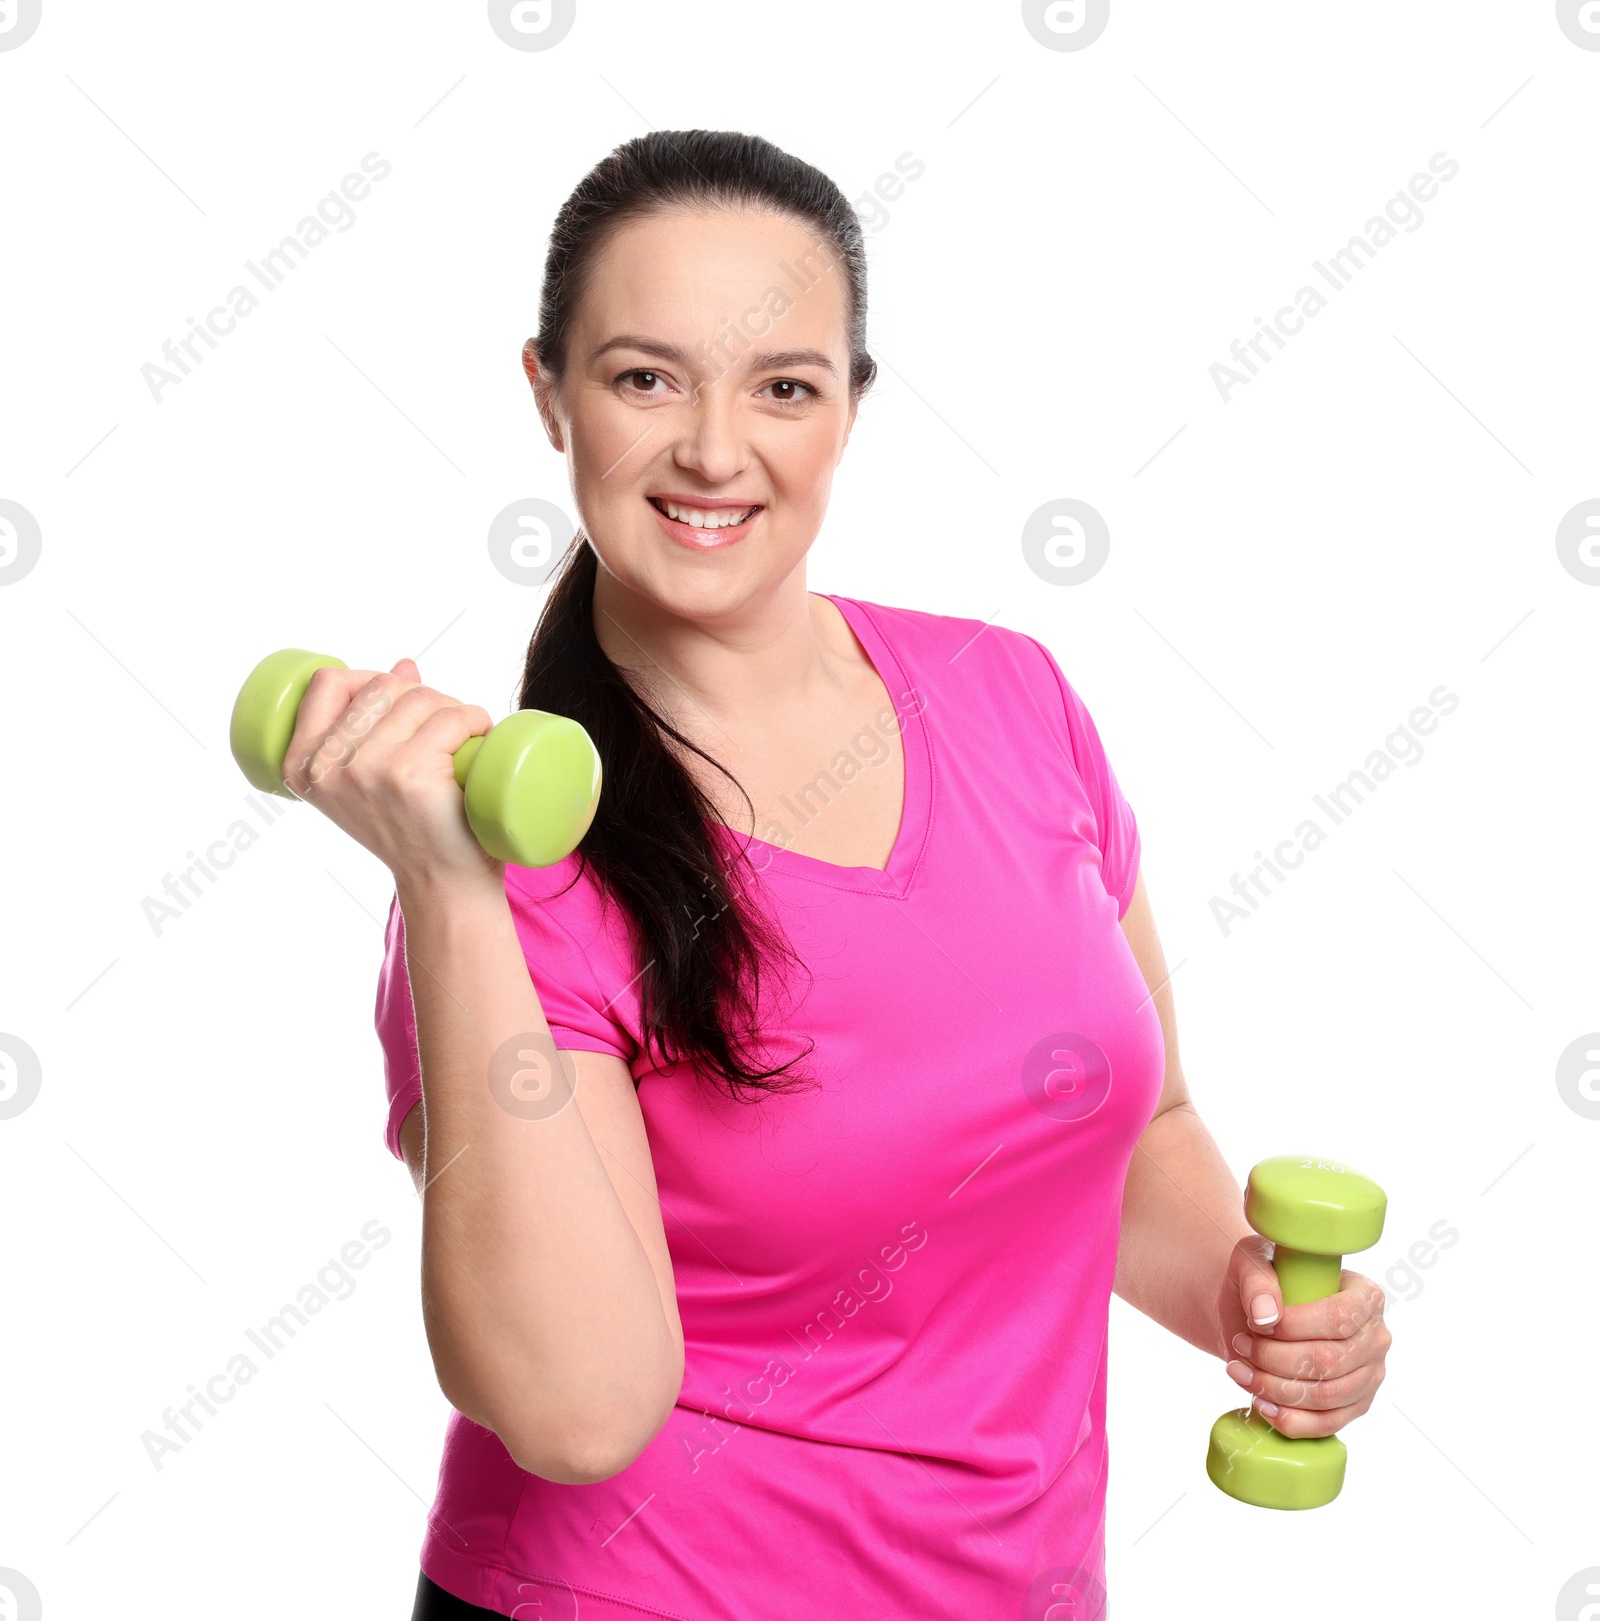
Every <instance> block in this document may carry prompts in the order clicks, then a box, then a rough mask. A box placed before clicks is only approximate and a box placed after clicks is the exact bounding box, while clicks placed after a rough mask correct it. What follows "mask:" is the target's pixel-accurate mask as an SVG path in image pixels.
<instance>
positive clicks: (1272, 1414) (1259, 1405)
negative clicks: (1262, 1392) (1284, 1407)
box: [1252, 1396, 1278, 1418]
mask: <svg viewBox="0 0 1600 1621" xmlns="http://www.w3.org/2000/svg"><path fill="white" fill-rule="evenodd" d="M1252 1405H1253V1406H1254V1407H1255V1409H1256V1411H1257V1412H1258V1413H1260V1414H1261V1416H1262V1417H1263V1418H1276V1417H1277V1416H1278V1404H1277V1403H1276V1402H1275V1401H1263V1400H1262V1399H1261V1397H1260V1396H1257V1397H1256V1399H1255V1401H1254V1403H1252Z"/></svg>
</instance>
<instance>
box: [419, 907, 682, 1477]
mask: <svg viewBox="0 0 1600 1621" xmlns="http://www.w3.org/2000/svg"><path fill="white" fill-rule="evenodd" d="M399 893H400V908H401V912H402V913H403V915H404V917H405V921H406V946H407V956H408V960H409V965H410V969H411V986H412V998H413V1002H414V1004H415V1008H416V1017H417V1042H418V1048H419V1052H420V1056H421V1068H422V1092H423V1105H422V1106H423V1111H424V1117H425V1123H426V1151H425V1162H424V1163H425V1176H424V1187H425V1192H424V1197H423V1222H422V1290H423V1314H424V1320H425V1323H426V1326H427V1332H428V1342H429V1347H430V1349H431V1351H432V1353H433V1358H434V1365H435V1368H436V1369H437V1371H438V1373H439V1381H440V1386H441V1388H442V1389H443V1390H444V1392H445V1394H446V1396H448V1397H449V1399H450V1400H451V1402H452V1403H453V1404H454V1405H455V1406H456V1407H457V1408H458V1410H460V1411H462V1412H464V1413H466V1414H467V1415H468V1416H469V1417H471V1418H474V1419H475V1420H476V1421H477V1422H479V1423H481V1424H484V1425H485V1426H486V1427H488V1428H490V1429H493V1430H494V1431H495V1433H496V1434H498V1435H499V1436H500V1438H501V1439H502V1440H503V1441H504V1442H505V1443H506V1446H507V1448H508V1449H509V1450H510V1451H511V1453H512V1455H513V1457H514V1458H516V1460H517V1462H518V1463H519V1464H521V1465H522V1466H523V1467H524V1468H527V1469H529V1470H531V1471H532V1472H533V1473H535V1474H540V1475H543V1476H544V1477H545V1478H547V1479H560V1478H574V1477H576V1478H586V1477H588V1476H590V1475H603V1474H605V1473H607V1472H609V1471H610V1469H611V1468H613V1467H620V1466H621V1462H625V1461H626V1455H631V1453H630V1445H631V1444H632V1443H637V1444H638V1445H642V1444H643V1442H644V1441H645V1440H647V1439H648V1437H649V1436H650V1435H651V1434H653V1433H654V1431H655V1429H656V1428H657V1427H658V1425H659V1422H660V1417H661V1415H662V1413H663V1412H664V1411H665V1409H666V1408H669V1407H670V1406H671V1403H672V1402H673V1401H674V1400H675V1399H676V1395H677V1389H676V1383H675V1381H674V1374H675V1373H676V1372H677V1371H678V1370H677V1367H676V1353H675V1350H674V1348H673V1341H672V1336H671V1332H670V1330H669V1328H668V1325H667V1322H666V1318H665V1315H664V1312H663V1307H662V1302H661V1297H660V1293H659V1290H658V1287H657V1281H656V1278H655V1274H654V1272H653V1271H652V1268H651V1265H650V1262H649V1259H648V1257H647V1256H646V1254H645V1251H644V1248H643V1246H642V1245H641V1243H640V1241H639V1238H638V1235H637V1233H636V1231H635V1229H634V1227H633V1225H632V1223H631V1222H630V1221H629V1219H628V1215H627V1212H626V1211H625V1209H624V1208H623V1206H622V1203H621V1201H620V1200H619V1199H618V1197H617V1194H616V1190H615V1188H614V1186H613V1184H612V1182H611V1178H610V1176H609V1174H608V1172H607V1170H606V1167H605V1164H604V1162H603V1160H602V1158H601V1155H600V1152H599V1150H598V1149H597V1147H596V1144H595V1141H594V1139H593V1137H592V1136H591V1135H590V1133H589V1130H588V1127H587V1125H586V1124H585V1121H584V1116H583V1111H582V1109H581V1108H580V1106H579V1104H578V1101H577V1099H576V1098H572V1099H571V1100H570V1101H568V1102H566V1103H565V1104H564V1105H563V1106H561V1107H553V1109H552V1112H549V1113H548V1114H545V1115H544V1116H543V1118H531V1119H530V1118H522V1117H521V1116H519V1115H518V1114H514V1113H512V1112H510V1111H509V1110H508V1109H507V1108H506V1107H504V1106H503V1104H502V1102H501V1101H500V1100H499V1099H498V1098H497V1096H496V1094H495V1091H494V1090H493V1089H492V1088H491V1086H490V1083H489V1075H490V1065H491V1060H492V1059H493V1058H494V1056H495V1054H496V1052H497V1050H498V1049H500V1048H501V1047H502V1046H503V1045H504V1044H505V1043H506V1042H508V1041H510V1040H511V1038H513V1037H524V1038H525V1037H528V1036H534V1037H541V1038H544V1039H545V1040H548V1039H549V1026H548V1024H547V1023H546V1021H545V1017H544V1012H543V1010H542V1008H541V1007H540V1005H539V998H538V994H537V992H536V991H535V990H534V988H533V985H532V983H531V981H530V979H529V976H528V971H527V965H526V962H525V960H524V958H523V955H522V949H521V946H520V943H519V942H518V939H517V934H516V928H515V925H514V923H513V921H512V918H511V913H510V908H509V906H508V905H507V903H506V898H505V894H504V892H503V890H502V889H500V888H499V885H498V883H496V884H495V886H494V887H493V888H492V889H491V888H489V887H487V886H485V887H474V888H471V889H468V890H463V889H460V888H452V889H449V890H447V891H441V890H439V889H434V888H430V887H429V886H428V885H427V884H426V883H425V882H424V881H420V880H419V881H416V882H413V883H407V882H405V881H402V882H401V884H400V886H399ZM515 1050H516V1049H514V1051H515ZM546 1050H548V1049H546ZM561 1084H563V1083H562V1081H561V1079H560V1077H557V1085H561ZM619 1460H620V1461H619Z"/></svg>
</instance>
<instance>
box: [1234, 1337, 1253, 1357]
mask: <svg viewBox="0 0 1600 1621" xmlns="http://www.w3.org/2000/svg"><path fill="white" fill-rule="evenodd" d="M1233 1348H1234V1350H1236V1351H1237V1352H1238V1353H1239V1355H1240V1356H1249V1355H1250V1336H1249V1335H1248V1334H1235V1335H1234V1336H1233Z"/></svg>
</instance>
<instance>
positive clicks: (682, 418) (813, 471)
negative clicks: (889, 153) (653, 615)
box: [524, 209, 856, 619]
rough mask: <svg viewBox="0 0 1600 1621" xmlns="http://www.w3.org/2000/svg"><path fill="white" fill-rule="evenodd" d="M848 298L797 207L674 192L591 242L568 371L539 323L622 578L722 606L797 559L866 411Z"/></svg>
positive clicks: (541, 385)
mask: <svg viewBox="0 0 1600 1621" xmlns="http://www.w3.org/2000/svg"><path fill="white" fill-rule="evenodd" d="M847 298H848V287H847V284H846V281H845V276H844V270H843V267H842V265H841V264H840V263H839V261H838V258H837V255H836V253H835V252H834V251H833V250H832V248H831V245H829V244H827V243H819V242H817V241H816V240H815V239H814V238H813V237H812V235H811V234H810V232H809V231H808V230H807V229H806V228H805V227H804V226H802V225H799V224H797V223H796V222H795V221H793V220H790V219H787V218H783V217H781V216H778V215H774V214H770V213H765V212H755V211H747V212H743V213H732V212H726V211H718V210H708V211H702V210H698V209H696V210H688V209H674V210H671V211H669V212H667V213H664V214H657V215H653V216H650V217H649V218H646V219H642V220H636V221H633V222H631V223H629V224H628V225H625V226H623V227H621V228H620V229H619V230H618V231H617V232H616V234H615V235H614V236H613V237H612V238H611V240H610V241H609V242H608V243H607V244H606V246H605V247H604V248H603V249H602V250H601V252H600V253H599V255H598V256H597V257H596V259H595V260H594V262H593V266H592V274H591V277H590V281H589V285H588V287H587V288H586V290H585V292H584V295H583V298H582V301H581V306H580V309H579V311H578V315H577V319H576V321H575V322H574V324H573V327H572V330H571V336H570V341H569V346H568V351H567V356H566V372H565V375H564V376H563V378H562V381H561V384H560V386H559V388H552V387H551V385H550V384H549V382H548V380H547V379H546V378H545V377H544V376H543V374H542V373H539V372H538V370H537V360H536V357H535V356H534V355H533V354H532V353H531V340H530V352H529V353H527V354H525V356H524V359H525V363H526V364H527V366H528V375H529V378H530V379H531V380H532V381H533V383H534V390H535V394H536V396H537V398H538V400H539V408H540V414H541V415H542V417H543V418H544V422H545V427H546V430H547V432H548V433H549V435H550V441H551V443H552V444H553V445H554V446H555V448H556V449H557V450H559V451H561V452H563V453H564V454H565V455H566V457H567V461H568V468H569V472H570V477H571V481H572V491H573V497H574V499H575V501H576V502H577V507H578V511H579V514H580V515H581V517H582V520H583V526H584V529H585V530H586V532H587V533H588V535H589V537H590V539H591V541H592V542H593V545H594V548H595V551H596V553H597V554H598V555H599V558H600V562H601V565H602V567H603V568H604V569H605V570H607V571H608V572H609V573H611V574H613V575H615V576H616V578H617V579H618V580H619V581H621V583H622V584H623V585H624V586H625V587H627V588H628V589H629V590H631V591H634V592H637V593H638V594H639V595H640V596H641V597H644V598H646V599H648V600H649V601H651V602H653V603H654V604H656V605H657V606H658V607H659V608H660V609H661V610H662V611H663V612H665V613H668V614H673V615H679V616H682V617H685V618H689V619H716V618H718V617H720V616H723V615H727V614H733V613H737V612H738V611H739V610H740V609H741V608H743V607H744V606H745V605H746V604H747V603H749V602H751V601H752V600H754V599H756V598H759V597H762V596H764V595H768V594H770V593H771V592H772V591H774V590H776V588H777V587H778V586H779V585H780V584H781V583H782V582H783V581H784V580H786V579H788V578H789V576H790V575H791V574H792V573H793V572H794V570H795V568H796V566H797V565H798V564H799V563H800V561H801V559H802V558H803V557H804V556H805V553H806V550H807V548H808V547H809V546H810V545H811V542H812V540H813V539H814V538H815V537H816V534H817V531H818V529H819V528H820V527H821V524H822V517H823V513H824V512H825V511H826V510H827V505H828V492H829V489H830V487H831V485H832V481H833V470H834V468H835V466H837V465H838V462H839V458H840V456H841V455H842V453H843V451H844V447H845V443H846V441H847V440H848V439H849V437H850V428H851V425H852V424H853V423H854V421H855V414H856V405H855V402H854V401H853V400H852V398H851V395H850V387H849V381H850V350H849V343H848V339H847V335H846V330H845V320H846V307H847ZM669 506H670V507H671V508H673V509H674V510H675V511H676V512H677V513H678V514H679V516H678V517H674V516H673V515H672V514H671V513H670V512H669V511H668V510H667V509H668V508H669ZM752 507H754V508H757V509H758V510H757V511H756V512H755V514H754V516H753V517H752V518H750V519H748V520H746V521H740V522H737V523H735V524H732V525H731V526H729V527H721V528H718V527H712V524H713V523H715V522H716V521H718V520H722V519H729V518H738V519H741V520H742V519H743V518H744V514H745V513H746V512H747V511H748V510H749V509H750V508H752ZM686 509H688V510H686Z"/></svg>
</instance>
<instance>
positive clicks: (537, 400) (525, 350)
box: [522, 338, 566, 455]
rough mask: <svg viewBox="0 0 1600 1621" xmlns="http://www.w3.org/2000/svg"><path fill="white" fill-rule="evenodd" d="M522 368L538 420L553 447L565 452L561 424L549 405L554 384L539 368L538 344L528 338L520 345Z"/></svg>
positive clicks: (561, 452) (562, 452)
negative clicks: (531, 391)
mask: <svg viewBox="0 0 1600 1621" xmlns="http://www.w3.org/2000/svg"><path fill="white" fill-rule="evenodd" d="M522 369H523V371H524V372H525V373H527V377H528V384H529V386H530V387H531V388H532V389H533V403H534V404H535V405H536V406H537V407H538V410H539V420H540V421H541V422H543V423H544V431H545V435H546V437H547V438H548V439H549V441H550V443H551V445H552V446H554V448H555V449H556V450H557V451H558V452H559V453H560V454H562V455H565V454H566V446H565V444H564V443H563V442H562V438H561V424H560V423H559V422H558V421H557V420H556V415H555V412H554V410H553V409H552V405H551V395H552V393H553V392H554V387H555V385H554V384H553V383H552V382H551V381H550V377H549V374H548V373H547V372H544V371H542V370H540V367H539V346H538V344H537V343H536V342H535V341H534V340H533V339H532V338H529V339H528V341H527V342H526V343H524V344H523V346H522Z"/></svg>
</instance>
